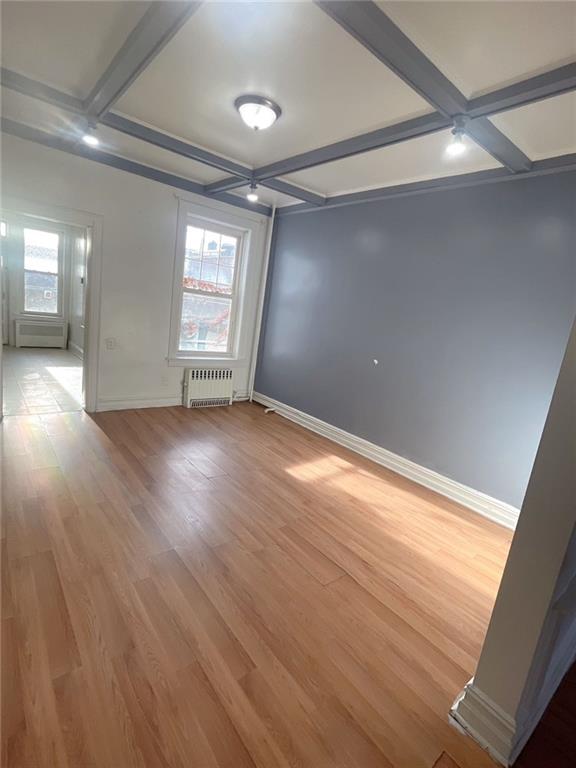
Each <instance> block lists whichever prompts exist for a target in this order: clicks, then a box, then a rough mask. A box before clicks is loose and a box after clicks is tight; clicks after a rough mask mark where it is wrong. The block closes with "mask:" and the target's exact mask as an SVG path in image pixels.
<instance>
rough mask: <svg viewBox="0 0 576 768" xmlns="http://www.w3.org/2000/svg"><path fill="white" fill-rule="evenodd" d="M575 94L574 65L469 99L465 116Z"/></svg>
mask: <svg viewBox="0 0 576 768" xmlns="http://www.w3.org/2000/svg"><path fill="white" fill-rule="evenodd" d="M574 90H576V62H574V63H572V64H566V65H565V66H564V67H558V68H557V69H552V70H551V71H549V72H544V74H542V75H536V76H535V77H530V78H528V79H527V80H522V81H521V82H519V83H514V84H513V85H508V86H506V87H505V88H499V89H498V90H497V91H492V92H491V93H487V94H485V95H484V96H478V97H477V98H475V99H471V100H470V101H469V102H468V108H467V110H466V113H467V114H468V115H469V116H470V117H485V116H487V115H494V114H497V113H498V112H504V111H506V110H508V109H516V108H518V107H525V106H527V105H528V104H533V103H534V102H537V101H541V100H542V99H549V98H550V97H551V96H561V95H562V94H564V93H569V92H570V91H574Z"/></svg>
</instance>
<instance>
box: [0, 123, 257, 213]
mask: <svg viewBox="0 0 576 768" xmlns="http://www.w3.org/2000/svg"><path fill="white" fill-rule="evenodd" d="M0 128H1V130H2V132H3V133H8V134H10V135H12V136H17V137H18V138H20V139H25V140H27V141H33V142H35V143H36V144H42V145H44V146H46V147H50V148H51V149H58V150H60V151H62V152H67V153H69V154H71V155H76V156H77V157H83V158H85V159H87V160H93V161H94V162H96V163H101V164H102V165H107V166H110V167H111V168H116V169H118V170H121V171H126V172H127V173H133V174H135V175H136V176H142V177H143V178H145V179H151V180H152V181H157V182H160V183H161V184H166V185H168V186H170V187H174V188H176V189H183V190H185V191H186V192H192V193H193V194H195V195H200V196H202V197H210V198H211V199H212V200H214V199H216V200H220V201H222V202H223V203H228V204H229V205H234V206H236V207H237V208H244V209H246V210H249V211H256V212H257V213H262V214H264V215H265V216H270V214H271V209H270V208H269V207H268V206H266V205H261V204H258V203H256V204H254V203H249V202H248V201H247V200H245V199H244V198H243V197H239V196H238V195H227V194H226V193H221V194H218V195H207V194H206V193H205V191H204V186H203V185H202V184H199V183H198V182H197V181H192V180H190V179H185V178H183V177H182V176H176V175H175V174H173V173H167V172H166V171H161V170H159V169H158V168H151V167H150V166H147V165H144V164H143V163H137V162H134V161H133V160H128V159H126V158H125V157H119V156H118V155H114V154H111V153H109V152H103V151H102V150H100V149H91V148H90V147H88V146H86V145H85V144H83V143H81V142H75V141H73V140H70V139H65V138H63V137H62V136H54V135H53V134H50V133H46V132H45V131H39V130H38V129H37V128H33V127H32V126H29V125H24V124H23V123H18V122H16V121H14V120H9V119H8V118H5V117H3V118H2V119H1V121H0Z"/></svg>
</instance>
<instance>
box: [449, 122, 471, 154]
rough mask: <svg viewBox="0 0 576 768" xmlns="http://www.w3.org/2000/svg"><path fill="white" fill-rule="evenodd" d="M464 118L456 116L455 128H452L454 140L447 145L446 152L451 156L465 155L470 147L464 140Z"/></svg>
mask: <svg viewBox="0 0 576 768" xmlns="http://www.w3.org/2000/svg"><path fill="white" fill-rule="evenodd" d="M464 125H465V120H464V118H460V117H456V118H454V128H452V141H451V142H450V144H448V146H447V147H446V154H447V155H448V156H449V157H460V155H463V154H464V153H465V152H466V150H467V149H468V147H467V146H466V143H465V141H464V135H465V131H464Z"/></svg>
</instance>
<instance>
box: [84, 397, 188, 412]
mask: <svg viewBox="0 0 576 768" xmlns="http://www.w3.org/2000/svg"><path fill="white" fill-rule="evenodd" d="M172 405H182V396H180V397H151V398H134V399H133V400H132V399H127V400H113V399H108V398H106V397H101V398H99V399H98V403H97V405H96V410H97V411H129V410H131V409H133V408H166V407H168V406H172Z"/></svg>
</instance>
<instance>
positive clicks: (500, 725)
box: [450, 680, 517, 766]
mask: <svg viewBox="0 0 576 768" xmlns="http://www.w3.org/2000/svg"><path fill="white" fill-rule="evenodd" d="M450 719H451V721H453V724H455V725H456V727H458V728H459V729H460V730H463V731H464V732H465V733H467V734H468V735H469V736H471V737H472V738H473V739H474V740H475V741H477V742H478V743H479V744H480V746H481V747H482V748H483V749H485V750H486V751H487V752H488V753H489V754H490V755H491V757H493V758H494V760H496V761H497V762H498V763H500V765H504V766H509V765H512V752H513V751H515V750H514V747H515V744H516V733H517V724H516V721H515V720H514V719H513V718H511V717H510V716H509V715H508V714H506V712H504V711H503V710H502V709H500V707H499V706H497V705H496V704H495V703H494V702H493V701H492V700H491V699H489V698H488V696H486V694H485V693H483V692H482V691H481V690H479V689H478V688H476V687H475V686H474V680H471V681H470V682H469V683H468V684H467V686H466V687H465V688H464V690H463V691H462V693H461V694H460V695H459V696H458V698H457V699H456V701H455V702H454V705H453V706H452V709H451V710H450Z"/></svg>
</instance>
